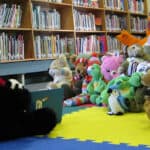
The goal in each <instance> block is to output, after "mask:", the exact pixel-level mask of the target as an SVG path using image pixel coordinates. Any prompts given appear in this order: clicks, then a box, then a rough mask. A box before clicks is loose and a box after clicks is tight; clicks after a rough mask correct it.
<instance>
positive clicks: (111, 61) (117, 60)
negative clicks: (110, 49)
mask: <svg viewBox="0 0 150 150" xmlns="http://www.w3.org/2000/svg"><path fill="white" fill-rule="evenodd" d="M101 61H102V63H101V72H102V74H103V76H104V80H105V81H107V82H108V81H110V80H112V79H113V78H115V77H117V76H119V74H118V68H119V66H120V65H121V63H122V62H123V56H122V55H119V56H115V55H105V56H103V57H102V58H101Z"/></svg>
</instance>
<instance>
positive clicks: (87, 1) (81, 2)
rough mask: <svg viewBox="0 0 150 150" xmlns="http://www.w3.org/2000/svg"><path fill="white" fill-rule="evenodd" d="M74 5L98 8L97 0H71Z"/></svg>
mask: <svg viewBox="0 0 150 150" xmlns="http://www.w3.org/2000/svg"><path fill="white" fill-rule="evenodd" d="M73 4H74V5H75V6H84V7H93V8H99V0H73Z"/></svg>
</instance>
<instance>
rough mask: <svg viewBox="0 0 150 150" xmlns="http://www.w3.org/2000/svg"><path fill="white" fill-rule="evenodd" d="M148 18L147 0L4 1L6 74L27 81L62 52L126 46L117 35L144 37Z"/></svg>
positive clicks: (1, 71)
mask: <svg viewBox="0 0 150 150" xmlns="http://www.w3.org/2000/svg"><path fill="white" fill-rule="evenodd" d="M147 17H148V10H147V1H146V0H138V1H137V0H98V1H96V0H91V1H87V0H11V1H10V0H0V76H6V77H7V76H11V75H14V76H16V77H17V78H18V76H19V78H20V80H21V81H22V82H23V83H24V84H26V78H27V77H28V76H30V75H28V74H33V75H34V73H38V72H39V73H40V72H46V71H48V67H49V64H50V63H51V61H52V60H53V59H55V58H56V57H57V56H59V55H60V54H61V53H77V54H80V53H91V52H93V51H96V52H99V53H101V54H104V53H105V52H106V51H108V50H110V51H111V50H114V49H115V50H116V49H120V47H121V44H120V43H119V42H118V41H117V40H116V39H115V36H116V35H117V34H119V33H120V31H121V30H122V29H126V30H128V31H129V32H130V33H132V34H134V35H136V36H139V37H144V36H145V28H146V20H147ZM137 24H138V26H137ZM30 77H31V76H30ZM33 78H34V77H33Z"/></svg>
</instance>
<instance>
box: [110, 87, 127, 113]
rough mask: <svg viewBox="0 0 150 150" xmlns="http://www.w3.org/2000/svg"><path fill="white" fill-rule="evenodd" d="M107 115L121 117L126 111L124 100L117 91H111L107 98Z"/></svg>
mask: <svg viewBox="0 0 150 150" xmlns="http://www.w3.org/2000/svg"><path fill="white" fill-rule="evenodd" d="M108 104H109V105H108V107H109V111H108V114H109V115H122V114H124V113H125V111H127V110H128V106H127V105H126V99H125V98H124V97H123V96H122V95H121V92H120V91H119V90H117V89H113V90H112V92H111V94H110V96H109V98H108Z"/></svg>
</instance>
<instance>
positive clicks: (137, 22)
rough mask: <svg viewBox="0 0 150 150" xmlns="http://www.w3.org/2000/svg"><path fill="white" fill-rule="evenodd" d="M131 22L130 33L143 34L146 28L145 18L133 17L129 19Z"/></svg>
mask: <svg viewBox="0 0 150 150" xmlns="http://www.w3.org/2000/svg"><path fill="white" fill-rule="evenodd" d="M130 20H131V31H132V32H145V31H146V26H147V18H141V17H138V16H137V17H134V16H132V17H131V18H130Z"/></svg>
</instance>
